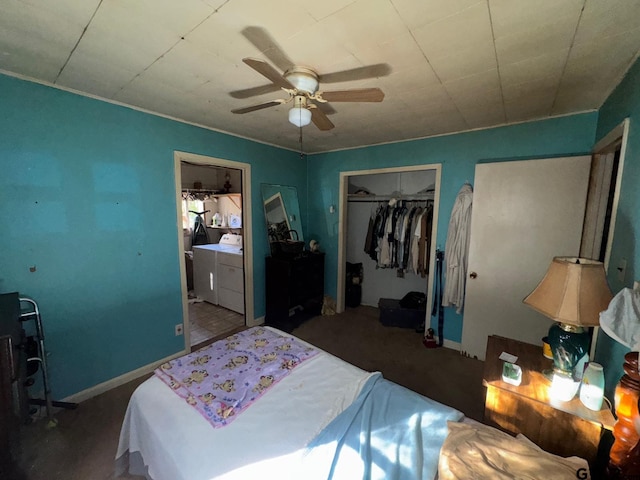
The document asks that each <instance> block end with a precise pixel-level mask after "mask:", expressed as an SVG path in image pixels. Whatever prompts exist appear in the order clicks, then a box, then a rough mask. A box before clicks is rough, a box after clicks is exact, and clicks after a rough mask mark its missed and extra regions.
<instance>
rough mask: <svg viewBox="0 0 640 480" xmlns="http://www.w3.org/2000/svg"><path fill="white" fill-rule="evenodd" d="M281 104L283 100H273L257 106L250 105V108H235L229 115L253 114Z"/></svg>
mask: <svg viewBox="0 0 640 480" xmlns="http://www.w3.org/2000/svg"><path fill="white" fill-rule="evenodd" d="M283 103H284V100H274V101H272V102H267V103H261V104H259V105H252V106H250V107H244V108H236V109H235V110H231V113H249V112H255V111H256V110H262V109H263V108H269V107H275V106H276V105H281V104H283Z"/></svg>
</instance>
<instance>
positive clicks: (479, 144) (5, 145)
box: [0, 64, 640, 398]
mask: <svg viewBox="0 0 640 480" xmlns="http://www.w3.org/2000/svg"><path fill="white" fill-rule="evenodd" d="M638 84H640V67H639V66H638V64H636V65H635V66H634V67H633V69H632V70H631V72H630V73H629V75H627V77H626V78H625V80H624V81H623V82H622V84H621V85H620V86H619V87H618V88H617V89H616V91H615V92H614V93H613V94H612V96H611V97H610V98H609V100H608V101H607V102H606V104H605V105H604V106H603V108H602V109H601V112H600V115H599V116H598V114H597V113H595V112H594V113H586V114H579V115H573V116H567V117H561V118H555V119H549V120H544V121H538V122H530V123H525V124H519V125H512V126H508V127H499V128H493V129H486V130H480V131H474V132H466V133H459V134H454V135H447V136H441V137H432V138H427V139H423V140H415V141H409V142H402V143H396V144H389V145H380V146H373V147H367V148H359V149H353V150H345V151H340V152H331V153H326V154H318V155H312V156H310V157H308V159H307V162H306V163H305V162H304V161H301V160H300V158H299V156H298V155H297V154H296V153H293V152H290V151H286V150H282V149H278V148H275V147H270V146H266V145H263V144H259V143H256V142H251V141H248V140H244V139H240V138H237V137H233V136H229V135H225V134H221V133H217V132H212V131H209V130H206V129H201V128H198V127H194V126H190V125H186V124H183V123H179V122H174V121H171V120H168V119H164V118H161V117H158V116H154V115H149V114H145V113H141V112H138V111H135V110H132V109H128V108H125V107H120V106H116V105H111V104H108V103H104V102H100V101H97V100H93V99H89V98H86V97H82V96H77V95H73V94H70V93H67V92H64V91H60V90H57V89H52V88H49V87H45V86H42V85H39V84H34V83H30V82H25V81H22V80H18V79H15V78H11V77H6V76H0V111H1V112H2V115H1V117H0V166H1V168H2V173H1V174H0V222H1V225H2V228H1V229H0V292H11V291H19V292H20V293H21V295H25V296H32V297H33V298H35V299H36V300H37V301H38V303H39V305H40V307H41V309H42V314H43V320H44V324H45V329H46V334H47V345H48V349H49V350H50V351H51V353H52V355H51V357H50V370H51V376H52V383H53V387H54V396H55V397H56V398H63V397H65V396H67V395H69V394H72V393H76V392H78V391H81V390H83V389H85V388H88V387H91V386H93V385H96V384H98V383H100V382H103V381H106V380H109V379H111V378H114V377H116V376H118V375H121V374H123V373H126V372H128V371H131V370H134V369H136V368H138V367H141V366H143V365H147V364H149V363H151V362H153V361H156V360H158V359H160V358H163V357H166V356H168V355H171V354H173V353H175V352H178V351H180V350H181V349H182V346H183V344H182V338H181V337H175V336H174V334H173V326H174V325H175V324H176V323H178V322H180V320H181V314H182V312H181V297H180V294H181V292H180V281H179V263H178V253H177V251H178V244H177V235H176V225H175V211H176V205H175V195H174V178H173V176H174V173H173V152H174V151H175V150H179V151H186V152H192V153H196V154H201V155H209V156H212V157H217V158H223V159H229V160H235V161H241V162H246V163H250V164H251V166H252V198H253V201H252V206H251V207H252V210H253V232H254V243H253V249H254V252H253V253H254V289H255V301H254V308H255V316H256V317H260V316H262V315H263V314H264V257H265V255H267V254H268V246H267V242H266V232H265V227H264V218H263V209H262V204H261V192H260V184H261V183H276V184H282V185H292V186H295V187H297V189H298V193H299V200H300V211H301V213H302V222H303V228H302V230H303V232H304V237H305V240H306V241H307V242H308V240H310V239H312V238H314V239H316V240H319V241H320V243H321V246H322V248H323V250H325V251H326V252H327V260H326V277H325V278H326V292H327V294H329V295H332V296H334V297H335V295H336V280H337V247H338V212H337V211H336V212H335V213H333V214H332V213H330V211H329V207H330V206H331V205H335V206H336V208H338V207H339V199H338V191H339V185H338V180H339V173H340V172H341V171H351V170H353V171H356V170H364V169H371V168H384V167H395V166H407V165H424V164H436V163H439V164H442V185H441V198H440V212H439V213H440V215H439V223H438V238H437V240H436V241H437V245H438V246H439V247H441V248H444V243H445V239H446V232H447V225H448V220H449V215H450V212H451V208H452V207H453V203H454V200H455V197H456V194H457V192H458V190H459V189H460V186H461V185H462V184H463V183H464V182H465V181H466V180H468V181H470V182H471V183H473V180H474V171H475V165H476V164H477V163H479V162H486V161H503V160H520V159H527V158H542V157H549V156H561V155H574V154H584V153H587V152H590V151H591V149H592V147H593V144H594V143H595V139H596V138H601V137H602V136H604V135H605V134H606V133H607V132H608V131H609V130H611V128H613V127H614V126H615V125H617V124H618V123H619V122H620V121H621V120H622V119H623V118H625V117H626V116H630V117H631V119H632V123H631V136H630V140H629V145H628V150H627V159H626V164H625V170H624V180H623V186H622V196H621V202H620V207H619V212H618V220H617V225H616V237H615V243H614V251H613V255H612V261H611V265H612V266H615V265H616V261H617V260H619V259H620V258H623V257H624V258H626V259H627V260H628V272H627V279H626V281H625V282H624V285H619V284H617V283H616V281H615V279H614V278H613V276H611V277H610V281H611V284H612V288H614V289H615V290H616V291H617V290H618V289H619V288H621V287H622V286H630V285H631V283H632V281H633V278H635V277H636V275H637V272H640V264H639V263H640V259H639V258H638V256H637V254H636V245H635V239H636V238H637V235H638V232H639V230H640V215H638V213H637V212H638V208H639V207H640V205H639V202H640V197H639V195H638V185H640V183H639V180H640V179H639V178H638V177H640V159H639V158H638V156H639V155H640V133H639V132H638V129H637V128H636V127H635V125H634V118H635V121H636V122H637V119H638V116H639V115H640V90H639V88H638V86H637V85H638ZM596 132H597V133H596ZM32 267H33V268H34V269H35V271H33V272H32V271H30V270H31V268H32ZM461 333H462V317H461V316H459V315H456V314H455V312H454V311H453V309H449V308H448V309H446V323H445V337H446V338H447V339H449V340H452V341H460V339H461ZM624 352H625V350H624V349H620V348H619V346H618V345H617V344H615V343H614V342H609V341H607V338H605V339H604V340H602V339H601V341H600V342H599V348H598V354H597V357H598V359H599V361H600V362H601V363H603V364H605V369H607V368H608V367H607V365H608V364H609V363H610V362H609V359H610V358H612V357H615V358H616V361H615V362H611V363H614V364H615V365H618V364H619V363H620V362H618V361H617V359H618V358H621V355H622V354H623V353H624ZM620 361H621V360H620ZM606 371H607V372H608V373H607V383H608V384H611V382H613V383H615V382H616V381H617V379H618V378H619V375H618V372H613V373H611V372H612V370H606Z"/></svg>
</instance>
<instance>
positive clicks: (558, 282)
mask: <svg viewBox="0 0 640 480" xmlns="http://www.w3.org/2000/svg"><path fill="white" fill-rule="evenodd" d="M612 297H613V295H612V293H611V290H610V289H609V285H608V283H607V277H606V274H605V271H604V265H603V263H602V262H598V261H595V260H589V259H587V258H576V257H554V258H553V261H552V262H551V265H550V266H549V269H548V270H547V273H546V275H545V276H544V278H543V279H542V281H541V282H540V283H539V284H538V286H537V287H536V288H535V289H534V290H533V292H531V293H530V294H529V296H527V297H526V298H525V299H524V303H525V304H526V305H528V306H530V307H531V308H533V309H534V310H537V311H538V312H540V313H542V314H544V315H546V316H547V317H549V318H551V319H552V320H555V321H556V322H557V323H555V324H553V325H552V326H551V328H550V329H549V334H548V342H549V345H550V346H551V353H552V355H553V383H552V387H551V392H552V397H553V398H555V399H557V400H562V401H568V400H571V399H572V398H573V397H574V396H575V394H576V392H577V390H578V387H579V382H580V379H581V377H582V370H583V368H584V364H585V363H586V362H587V361H588V358H589V343H590V340H591V338H590V335H589V332H588V330H586V329H585V327H593V326H597V325H598V324H599V321H598V320H599V314H600V312H601V311H603V310H605V309H606V308H607V306H608V305H609V302H610V300H611V298H612Z"/></svg>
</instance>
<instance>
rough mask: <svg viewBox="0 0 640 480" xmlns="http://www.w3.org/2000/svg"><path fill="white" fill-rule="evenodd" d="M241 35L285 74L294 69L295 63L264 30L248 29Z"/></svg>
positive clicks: (243, 30)
mask: <svg viewBox="0 0 640 480" xmlns="http://www.w3.org/2000/svg"><path fill="white" fill-rule="evenodd" d="M241 33H242V35H243V36H244V37H245V38H246V39H247V40H249V42H251V44H252V45H253V46H254V47H256V48H257V49H258V50H259V51H260V52H262V53H263V54H264V55H265V56H266V57H267V58H268V59H269V60H271V63H273V64H274V65H275V66H276V67H278V68H279V69H280V70H282V71H283V72H285V71H287V70H288V69H290V68H291V67H293V65H294V63H293V62H292V61H291V59H289V57H287V54H286V53H284V51H283V50H282V49H281V48H280V45H278V43H277V42H276V41H275V40H274V39H273V37H272V36H271V35H269V33H268V32H267V31H266V30H265V29H264V28H261V27H246V28H243V29H242V32H241Z"/></svg>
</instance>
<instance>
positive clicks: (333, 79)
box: [318, 63, 391, 83]
mask: <svg viewBox="0 0 640 480" xmlns="http://www.w3.org/2000/svg"><path fill="white" fill-rule="evenodd" d="M390 73H391V65H389V64H388V63H376V64H375V65H366V66H364V67H358V68H352V69H350V70H342V71H340V72H333V73H325V74H324V75H319V76H318V77H319V81H320V83H338V82H349V81H351V80H365V79H367V78H378V77H386V76H387V75H389V74H390Z"/></svg>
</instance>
